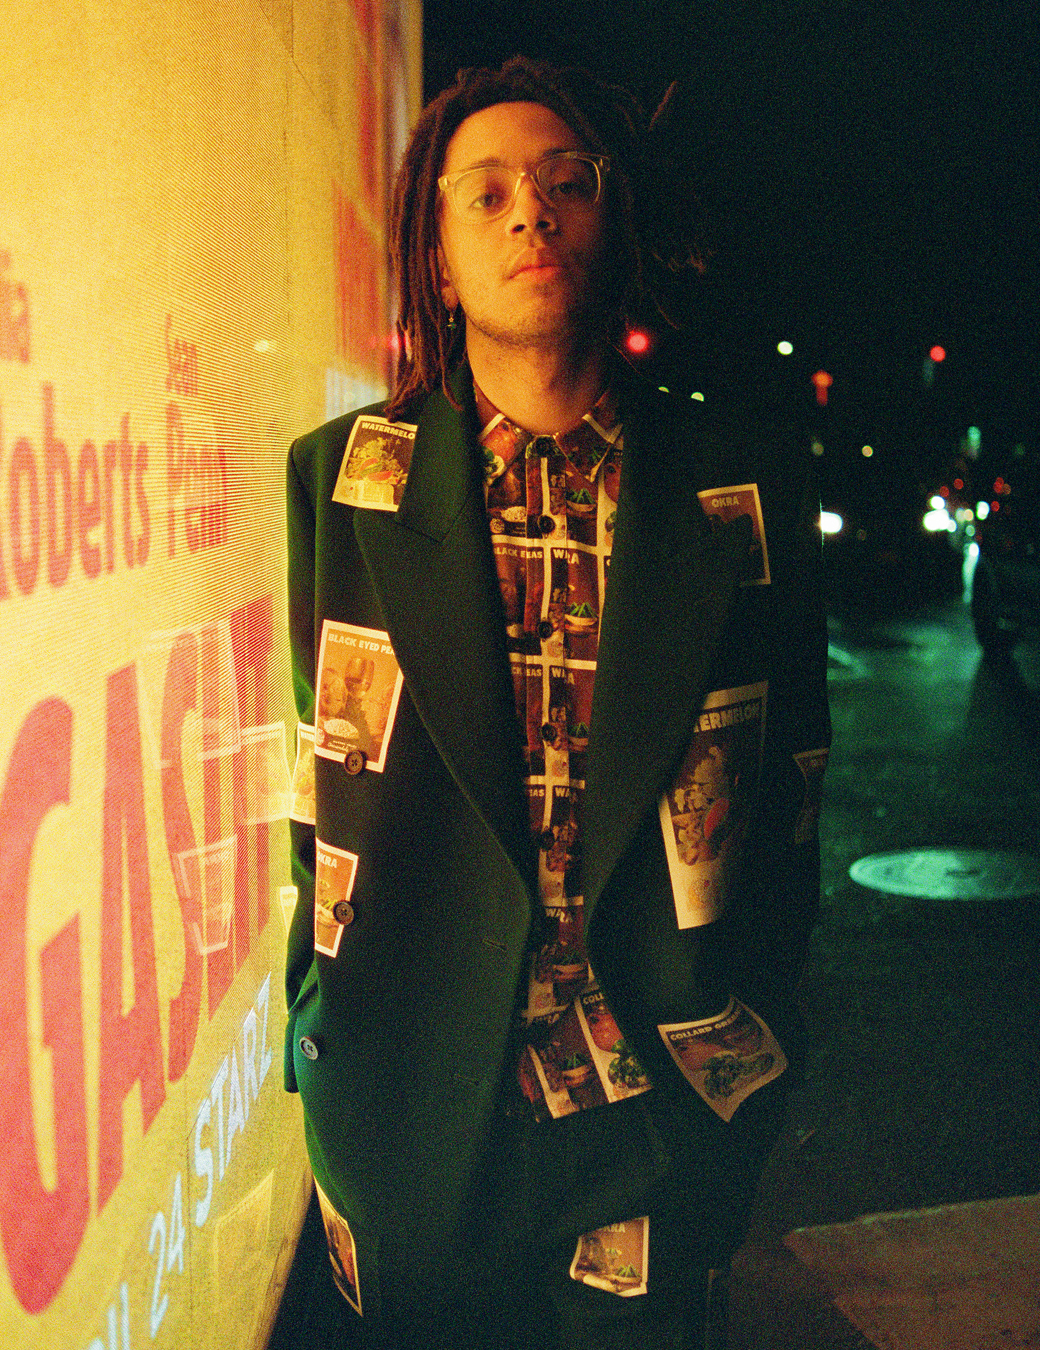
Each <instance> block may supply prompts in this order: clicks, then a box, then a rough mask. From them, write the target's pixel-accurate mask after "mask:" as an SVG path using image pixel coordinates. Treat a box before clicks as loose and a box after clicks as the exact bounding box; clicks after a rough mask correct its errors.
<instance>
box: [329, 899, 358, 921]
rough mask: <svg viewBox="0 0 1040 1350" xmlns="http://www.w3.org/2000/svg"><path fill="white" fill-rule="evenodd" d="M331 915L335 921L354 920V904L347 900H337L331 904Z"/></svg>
mask: <svg viewBox="0 0 1040 1350" xmlns="http://www.w3.org/2000/svg"><path fill="white" fill-rule="evenodd" d="M332 917H333V918H334V919H335V920H336V922H337V923H342V924H348V923H353V922H354V906H353V905H352V904H351V903H350V901H349V900H337V901H336V903H335V904H334V905H333V906H332Z"/></svg>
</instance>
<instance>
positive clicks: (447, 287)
mask: <svg viewBox="0 0 1040 1350" xmlns="http://www.w3.org/2000/svg"><path fill="white" fill-rule="evenodd" d="M430 267H431V270H432V272H433V284H434V285H435V286H437V287H438V288H439V290H440V293H441V299H442V300H443V301H444V307H445V309H447V310H448V311H449V313H452V314H453V313H454V312H455V310H456V309H457V308H458V304H459V295H458V292H457V291H456V289H455V287H454V286H453V285H452V281H451V273H450V272H449V271H448V262H447V259H446V258H445V256H444V250H443V249H442V248H441V246H440V244H438V245H437V256H436V257H435V258H432V259H431V260H430Z"/></svg>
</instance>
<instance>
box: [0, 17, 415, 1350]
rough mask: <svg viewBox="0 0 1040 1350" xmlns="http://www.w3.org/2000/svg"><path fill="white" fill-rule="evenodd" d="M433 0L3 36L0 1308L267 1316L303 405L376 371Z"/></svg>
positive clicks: (289, 895)
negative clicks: (395, 198) (392, 194)
mask: <svg viewBox="0 0 1040 1350" xmlns="http://www.w3.org/2000/svg"><path fill="white" fill-rule="evenodd" d="M419 32H420V14H419V7H418V4H417V3H415V0H227V2H226V3H223V4H221V5H220V6H219V7H214V6H212V5H203V4H201V3H198V0H174V3H173V4H172V5H171V4H165V3H164V4H161V5H160V4H158V3H155V0H133V3H130V0H112V2H111V3H110V4H108V5H106V6H103V7H98V6H96V5H88V4H86V3H85V0H57V3H55V4H53V5H48V6H45V7H44V8H43V9H42V10H41V8H40V7H39V6H38V5H32V4H30V3H29V2H28V0H7V3H5V5H4V42H3V44H2V46H0V87H2V89H3V97H2V99H0V134H2V144H3V146H4V154H3V156H2V157H0V649H2V656H3V659H2V662H0V689H2V699H0V907H2V914H3V921H4V926H5V942H4V943H3V945H2V946H0V1009H2V1011H0V1017H2V1020H3V1036H2V1038H0V1065H2V1082H0V1252H2V1260H0V1334H2V1343H3V1345H4V1346H12V1347H22V1346H24V1347H30V1346H31V1347H33V1350H47V1348H49V1347H59V1346H60V1347H63V1348H65V1347H68V1350H139V1347H140V1348H143V1347H145V1346H153V1345H154V1346H168V1347H178V1350H180V1348H181V1347H186V1346H191V1347H193V1348H194V1347H200V1348H202V1347H208V1346H211V1345H212V1346H214V1347H215V1346H217V1345H218V1344H219V1345H220V1346H221V1347H223V1346H226V1345H228V1344H233V1345H235V1346H238V1347H254V1346H255V1347H262V1346H263V1345H264V1344H265V1343H266V1339H267V1336H268V1334H269V1330H270V1326H271V1323H272V1320H273V1317H274V1314H275V1312H276V1310H277V1304H278V1298H279V1295H280V1292H281V1289H282V1287H283V1285H284V1281H285V1278H286V1275H287V1273H288V1268H289V1265H290V1263H291V1260H292V1255H293V1248H294V1245H295V1241H296V1237H297V1234H298V1231H299V1227H300V1224H301V1222H302V1218H303V1213H304V1209H305V1207H306V1204H307V1200H308V1198H309V1194H310V1176H309V1172H308V1170H307V1165H306V1158H305V1152H304V1148H303V1139H302V1124H301V1118H300V1110H299V1104H298V1101H297V1100H296V1099H295V1098H290V1097H288V1096H286V1095H285V1094H284V1093H283V1091H282V1086H281V1038H282V1031H283V1028H284V1023H285V1017H284V1000H283V995H282V980H281V972H282V965H283V960H284V947H285V936H286V931H287V922H288V918H289V916H290V915H291V912H292V906H293V903H294V899H295V896H294V892H293V889H292V886H291V884H290V879H289V872H288V844H287V839H288V827H287V816H288V813H289V783H290V777H289V767H288V765H289V761H291V759H292V757H293V756H294V755H295V742H296V724H295V717H294V714H293V711H292V707H291V699H290V679H289V662H288V656H287V651H286V641H285V637H284V634H285V631H286V622H285V601H284V593H285V585H284V572H285V527H284V509H283V500H284V489H283V485H284V467H283V466H284V459H285V452H286V450H287V447H288V444H289V441H290V440H291V439H292V437H293V436H294V435H296V434H298V433H300V432H302V431H304V430H307V429H309V428H310V427H312V426H314V425H316V424H317V423H318V422H320V421H322V420H324V419H325V418H326V417H328V416H332V415H334V414H336V413H338V412H340V411H343V410H345V409H346V408H348V407H352V406H356V405H357V404H358V403H361V402H365V401H368V400H370V399H371V398H376V397H378V396H379V395H380V394H381V393H382V392H383V391H384V390H385V387H386V379H387V372H388V365H389V357H390V344H389V333H390V329H391V323H390V318H389V314H388V294H387V275H386V273H387V268H386V236H385V215H386V199H387V190H388V180H389V176H390V173H391V170H392V167H393V165H394V163H395V162H396V159H397V157H398V154H399V152H400V148H401V145H402V142H403V138H404V136H405V134H406V131H407V126H408V123H409V121H410V119H411V118H412V117H413V116H414V114H415V112H416V111H417V107H418V99H419V87H420V55H421V54H420V50H419Z"/></svg>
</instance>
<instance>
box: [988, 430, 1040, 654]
mask: <svg viewBox="0 0 1040 1350" xmlns="http://www.w3.org/2000/svg"><path fill="white" fill-rule="evenodd" d="M987 486H988V483H987ZM980 505H981V507H982V509H981V510H980V509H978V508H977V509H976V522H975V538H976V542H977V544H978V546H979V554H978V559H977V561H976V564H975V574H974V577H973V578H972V592H971V617H972V620H973V621H974V624H975V635H976V637H977V638H978V640H979V646H980V647H981V648H982V650H983V651H984V652H985V653H986V654H987V655H1000V654H1003V653H1005V652H1008V651H1010V650H1011V648H1012V647H1013V646H1014V645H1015V643H1016V642H1017V641H1018V640H1019V638H1021V637H1022V636H1023V634H1024V632H1025V631H1026V630H1027V629H1037V628H1040V457H1038V456H1037V455H1036V454H1035V453H1033V454H1030V453H1028V452H1026V451H1025V448H1024V447H1018V449H1017V451H1016V454H1015V455H1014V456H1013V457H1012V458H1011V460H1010V461H1009V462H1008V463H1007V465H1006V466H1005V467H1004V468H1003V470H1002V472H1001V473H1000V474H998V475H996V476H995V478H994V480H993V493H992V496H991V498H990V500H989V501H988V502H983V503H981V504H980Z"/></svg>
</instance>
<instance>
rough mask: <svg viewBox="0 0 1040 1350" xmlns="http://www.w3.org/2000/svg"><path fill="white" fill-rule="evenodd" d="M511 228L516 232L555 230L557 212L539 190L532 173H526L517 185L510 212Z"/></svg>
mask: <svg viewBox="0 0 1040 1350" xmlns="http://www.w3.org/2000/svg"><path fill="white" fill-rule="evenodd" d="M509 224H510V229H511V230H512V231H513V233H514V234H518V233H520V232H521V231H523V230H540V231H543V232H544V231H550V232H551V231H554V230H555V229H556V227H557V219H556V212H555V211H554V210H553V208H552V207H551V206H550V205H549V203H548V202H547V201H546V200H545V198H544V197H543V196H542V194H541V193H540V192H539V191H538V185H537V184H536V183H535V181H534V179H533V178H532V177H531V175H530V174H528V173H524V174H522V175H521V176H520V180H519V182H518V183H517V185H516V199H515V200H514V202H513V209H512V211H511V212H510V221H509Z"/></svg>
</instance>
